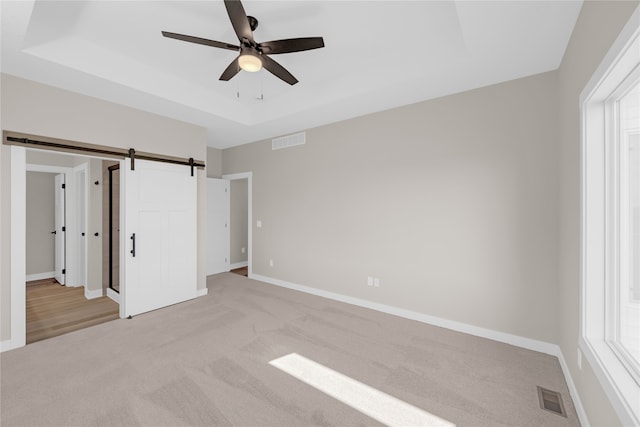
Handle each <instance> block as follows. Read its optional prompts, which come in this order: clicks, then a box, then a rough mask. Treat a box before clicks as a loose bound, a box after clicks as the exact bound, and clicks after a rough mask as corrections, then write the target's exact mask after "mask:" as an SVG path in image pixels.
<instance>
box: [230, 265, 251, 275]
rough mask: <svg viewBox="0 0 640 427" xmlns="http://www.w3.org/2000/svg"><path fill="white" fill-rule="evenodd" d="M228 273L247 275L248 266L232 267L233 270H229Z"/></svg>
mask: <svg viewBox="0 0 640 427" xmlns="http://www.w3.org/2000/svg"><path fill="white" fill-rule="evenodd" d="M230 273H234V274H239V275H240V276H244V277H247V276H248V275H249V268H248V267H240V268H234V269H233V270H231V271H230Z"/></svg>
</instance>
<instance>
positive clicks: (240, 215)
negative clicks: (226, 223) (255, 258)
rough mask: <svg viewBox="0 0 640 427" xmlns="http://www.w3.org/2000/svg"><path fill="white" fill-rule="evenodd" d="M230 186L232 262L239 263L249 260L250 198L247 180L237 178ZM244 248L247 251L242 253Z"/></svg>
mask: <svg viewBox="0 0 640 427" xmlns="http://www.w3.org/2000/svg"><path fill="white" fill-rule="evenodd" d="M229 186H230V187H231V188H230V191H231V194H230V209H229V210H230V222H231V228H230V230H229V234H230V240H231V242H230V249H229V250H230V252H231V264H237V263H241V262H247V259H248V258H247V254H248V249H247V248H248V247H247V243H248V236H249V230H248V228H247V219H248V212H249V206H248V203H247V202H248V198H247V189H248V187H247V180H246V179H235V180H233V181H230V184H229ZM242 248H245V252H244V253H242Z"/></svg>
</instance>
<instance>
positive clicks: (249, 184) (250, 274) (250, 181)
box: [222, 172, 253, 279]
mask: <svg viewBox="0 0 640 427" xmlns="http://www.w3.org/2000/svg"><path fill="white" fill-rule="evenodd" d="M222 179H226V180H228V181H234V180H237V179H246V180H247V199H248V200H247V210H248V212H247V274H248V277H249V278H250V279H251V278H253V268H252V265H253V262H252V257H253V204H252V200H253V172H241V173H231V174H227V175H222ZM229 236H231V233H229ZM229 238H231V237H229ZM228 247H229V251H230V250H231V242H229V245H228ZM228 259H229V260H231V253H229V254H228Z"/></svg>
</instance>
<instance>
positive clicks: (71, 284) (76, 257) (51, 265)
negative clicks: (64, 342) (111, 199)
mask: <svg viewBox="0 0 640 427" xmlns="http://www.w3.org/2000/svg"><path fill="white" fill-rule="evenodd" d="M25 166H26V167H25V170H26V186H25V196H26V201H27V203H26V207H25V208H26V212H25V213H26V215H25V217H26V224H25V225H26V229H27V241H26V251H25V253H26V258H27V259H26V263H25V264H26V268H25V273H26V275H25V279H26V280H25V282H26V283H25V300H24V306H25V343H26V344H30V343H33V342H36V341H40V340H43V339H48V338H52V337H55V336H58V335H62V334H66V333H68V332H71V331H75V330H79V329H84V328H86V327H89V326H93V325H96V324H99V323H103V322H106V321H110V320H115V319H117V318H119V306H118V304H117V303H116V302H113V301H111V300H110V299H108V298H106V297H105V296H103V290H102V286H103V285H102V280H100V276H101V274H102V268H103V267H102V256H101V250H100V238H101V237H100V236H101V235H102V233H97V232H93V233H90V232H89V230H92V231H94V230H93V229H94V228H95V229H97V227H98V226H101V221H102V215H100V214H99V213H100V211H101V208H102V196H101V191H100V183H101V181H102V180H97V179H96V180H95V181H94V179H91V176H94V178H95V177H99V175H98V174H99V173H100V171H101V167H102V160H101V159H97V158H94V157H88V156H82V155H76V154H74V155H71V154H64V153H57V152H56V153H54V152H50V151H44V150H38V149H26V150H25ZM90 181H91V183H90ZM97 213H98V215H96V214H97ZM45 216H46V217H47V220H46V221H45V218H44V217H45ZM40 223H42V224H40Z"/></svg>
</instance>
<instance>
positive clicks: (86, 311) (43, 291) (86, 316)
mask: <svg viewBox="0 0 640 427" xmlns="http://www.w3.org/2000/svg"><path fill="white" fill-rule="evenodd" d="M26 300H27V344H30V343H33V342H36V341H41V340H44V339H47V338H51V337H56V336H58V335H63V334H66V333H69V332H72V331H77V330H79V329H84V328H87V327H89V326H94V325H98V324H100V323H104V322H108V321H110V320H115V319H117V318H118V317H119V306H118V304H117V303H116V302H114V301H112V300H111V299H110V298H107V297H101V298H96V299H92V300H88V299H86V298H85V297H84V288H67V287H66V286H61V285H59V284H58V282H56V281H55V279H44V280H36V281H33V282H28V283H27V289H26Z"/></svg>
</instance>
